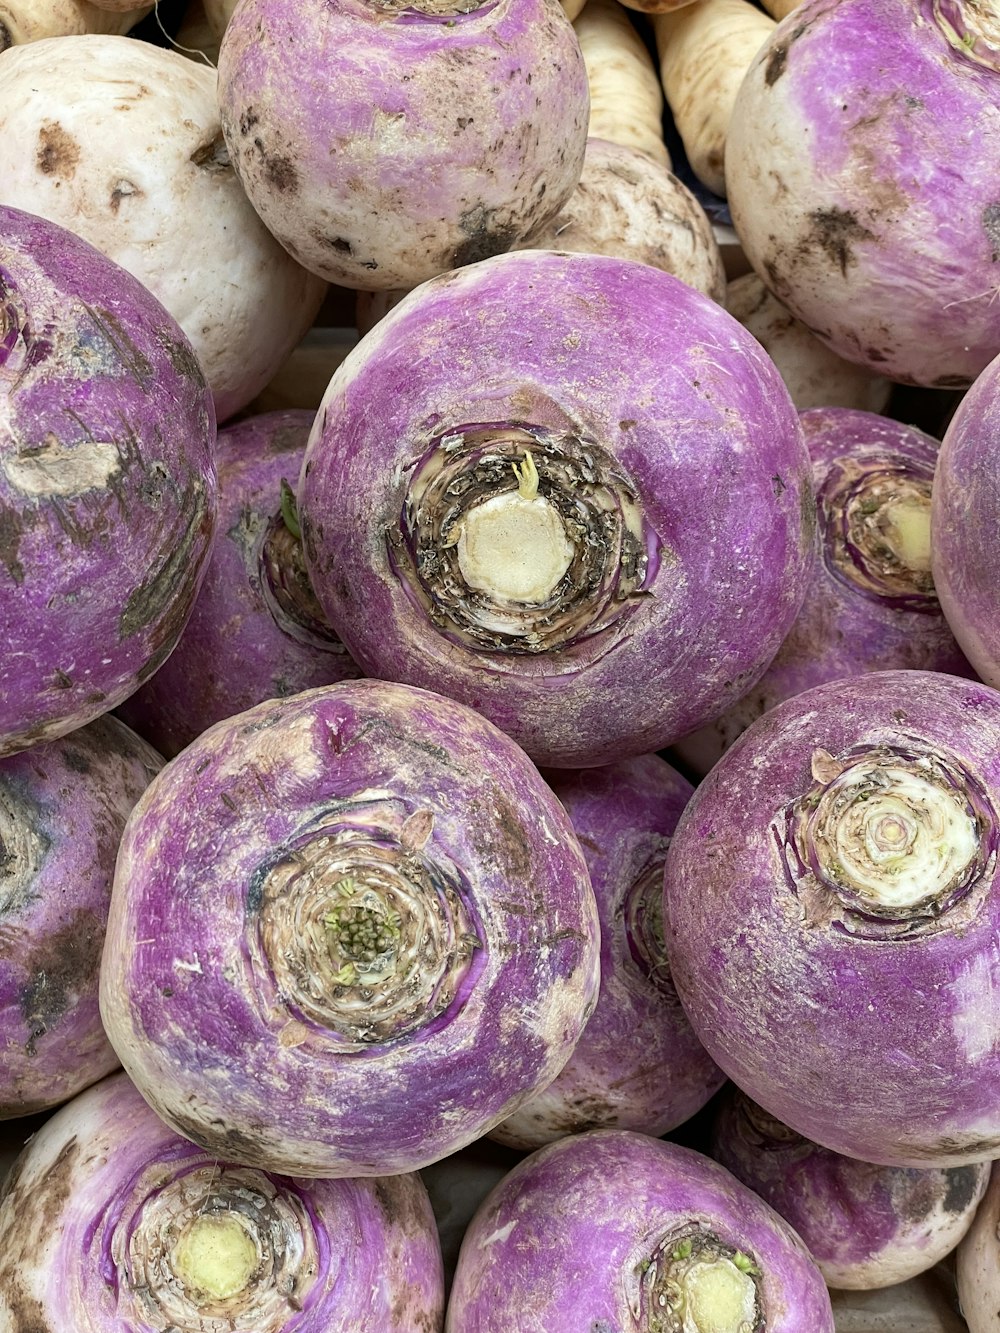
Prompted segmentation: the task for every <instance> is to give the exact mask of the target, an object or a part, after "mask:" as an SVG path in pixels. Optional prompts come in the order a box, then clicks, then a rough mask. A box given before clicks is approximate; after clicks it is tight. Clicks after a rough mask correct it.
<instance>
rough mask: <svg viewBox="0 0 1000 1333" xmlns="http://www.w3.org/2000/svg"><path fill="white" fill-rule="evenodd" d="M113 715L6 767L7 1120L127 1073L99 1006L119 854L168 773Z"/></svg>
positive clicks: (1, 1076) (2, 919)
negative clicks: (156, 782) (144, 801)
mask: <svg viewBox="0 0 1000 1333" xmlns="http://www.w3.org/2000/svg"><path fill="white" fill-rule="evenodd" d="M162 763H163V761H162V760H161V758H160V756H159V755H157V754H156V753H154V751H153V750H151V749H150V748H149V746H148V745H147V744H146V743H145V741H141V740H140V739H139V737H138V736H135V735H133V733H132V732H131V731H129V730H128V728H127V727H125V726H124V725H123V724H122V723H121V722H118V721H117V720H116V719H115V718H112V717H102V718H98V719H97V720H96V721H95V722H91V723H90V724H89V726H86V727H81V728H80V729H79V730H77V731H75V732H74V733H73V734H72V735H71V736H65V737H62V738H60V739H58V740H54V741H48V742H42V743H41V744H39V745H35V746H33V747H32V748H31V750H30V751H24V752H22V753H20V754H14V755H8V756H7V757H6V758H4V759H2V760H0V927H2V935H0V938H2V941H3V947H2V951H0V1045H2V1048H3V1053H4V1056H3V1062H2V1064H0V1118H3V1119H7V1118H9V1117H11V1116H22V1115H28V1114H30V1113H32V1112H34V1111H39V1110H42V1109H43V1108H45V1107H49V1106H56V1105H58V1104H59V1103H60V1102H64V1101H66V1100H67V1099H68V1098H69V1097H72V1096H73V1095H74V1094H75V1093H77V1092H79V1091H80V1089H81V1088H85V1087H86V1086H87V1085H88V1084H89V1083H93V1082H94V1081H95V1080H96V1079H99V1078H102V1077H103V1076H104V1075H105V1074H107V1073H109V1072H110V1071H111V1070H112V1069H115V1068H117V1066H118V1057H117V1056H116V1055H115V1053H114V1051H113V1050H112V1049H111V1047H110V1045H109V1044H108V1040H107V1038H106V1037H105V1035H104V1028H103V1027H102V1025H101V1016H100V1012H99V1010H98V1002H97V992H98V971H99V968H100V962H101V948H102V946H103V944H104V930H105V925H106V922H107V917H108V906H109V904H110V901H111V881H112V877H113V875H114V869H115V855H116V853H117V851H118V843H119V841H120V839H121V835H122V830H123V829H124V827H125V821H126V819H127V818H128V815H129V812H130V811H131V809H132V807H133V806H134V805H135V803H136V801H137V800H138V799H139V797H140V796H141V795H142V793H143V791H144V790H145V788H146V787H147V786H148V785H149V783H150V781H151V779H152V778H153V776H154V775H155V774H156V773H157V771H158V770H159V769H160V768H161V767H162Z"/></svg>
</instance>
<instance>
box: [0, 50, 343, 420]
mask: <svg viewBox="0 0 1000 1333" xmlns="http://www.w3.org/2000/svg"><path fill="white" fill-rule="evenodd" d="M215 89H216V73H215V70H214V69H211V68H209V67H208V66H207V65H203V64H201V63H199V62H196V61H192V60H188V59H186V58H185V57H183V56H181V55H178V54H176V53H175V52H172V51H167V50H163V49H161V48H158V47H154V46H152V45H151V44H149V43H145V42H136V41H132V40H129V39H128V38H124V37H104V36H79V37H62V38H55V39H52V40H50V41H47V42H35V43H33V44H31V45H30V46H25V47H19V48H15V49H14V50H12V51H10V52H8V53H7V55H6V56H5V58H4V61H3V65H2V67H0V182H2V184H0V201H2V202H3V203H5V204H8V205H10V206H12V207H15V208H21V209H24V210H25V211H26V212H31V213H37V214H40V215H41V216H42V217H47V218H49V219H50V220H51V221H53V222H57V223H59V224H60V225H62V226H64V227H66V228H67V229H68V230H70V231H73V232H76V233H77V235H79V236H82V237H83V238H84V240H87V241H89V242H90V243H91V244H92V245H94V246H96V247H97V248H98V249H99V250H102V251H103V252H104V253H105V254H106V255H108V256H109V257H110V258H111V259H114V260H115V261H116V262H117V263H119V264H121V265H122V267H123V268H126V269H128V270H129V272H131V273H132V274H134V275H135V277H137V278H138V279H139V280H140V281H141V282H143V283H144V284H145V285H146V286H147V287H148V288H149V289H150V290H151V291H152V292H153V293H154V295H156V296H157V297H158V298H159V299H160V300H161V301H162V302H163V304H164V305H165V306H166V308H167V309H168V310H169V312H170V313H171V314H172V315H173V317H174V318H175V319H176V320H177V322H178V323H179V324H180V325H181V327H182V328H183V329H184V332H185V333H186V334H187V335H188V337H189V338H190V339H191V342H192V344H193V346H194V348H195V351H196V352H197V354H198V357H199V359H200V361H201V363H202V366H203V368H204V370H205V373H206V378H207V379H208V381H209V384H210V385H211V388H212V391H213V395H214V397H215V401H216V409H217V411H218V415H219V419H220V420H223V419H225V417H227V416H229V415H231V414H232V413H233V412H234V411H236V410H238V409H239V408H240V407H242V406H244V405H245V404H246V403H247V402H248V401H249V400H250V399H251V398H252V397H253V396H254V394H255V393H257V392H258V390H259V389H261V388H262V387H263V386H264V384H266V382H267V380H268V379H269V378H270V376H271V375H272V374H273V372H274V371H275V370H276V369H277V367H278V366H279V365H280V364H281V362H282V361H283V360H284V358H285V357H286V356H287V355H288V353H289V351H290V350H291V348H292V347H293V346H294V345H295V344H296V343H297V342H298V341H299V339H300V338H301V337H302V335H303V334H304V333H305V331H306V329H307V328H308V327H309V326H310V324H311V323H312V321H313V318H314V316H315V314H316V311H317V310H318V308H319V305H320V302H321V301H322V298H323V294H324V291H325V284H323V283H322V282H321V281H320V280H319V279H317V278H315V277H313V276H312V275H309V274H307V273H305V271H304V270H303V269H302V268H301V267H300V266H299V265H298V264H297V263H296V262H295V261H294V260H293V259H292V258H291V257H290V256H289V255H287V254H286V253H285V251H284V250H282V249H281V247H280V246H279V245H278V243H277V241H275V240H274V239H273V237H272V236H271V235H270V234H269V233H268V231H267V230H266V228H265V227H264V225H263V223H262V222H261V221H260V219H259V218H258V217H257V215H256V214H255V213H254V211H253V209H252V208H251V207H250V204H249V202H248V201H247V199H246V196H245V194H244V193H243V191H242V189H241V187H240V184H239V181H238V180H237V178H236V175H235V173H234V172H233V170H232V168H231V166H230V165H229V161H228V156H227V155H226V152H225V146H224V142H223V140H222V132H221V127H220V124H219V113H218V106H217V101H216V92H215ZM261 311H266V312H267V318H266V319H262V318H261Z"/></svg>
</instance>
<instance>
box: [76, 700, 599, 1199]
mask: <svg viewBox="0 0 1000 1333" xmlns="http://www.w3.org/2000/svg"><path fill="white" fill-rule="evenodd" d="M599 945H600V938H599V925H598V920H597V905H596V902H595V899H594V893H593V890H592V888H591V886H590V879H589V876H588V873H587V867H586V862H585V860H584V857H583V853H582V851H581V849H580V845H579V843H578V841H577V839H576V835H575V834H574V833H573V827H572V825H571V824H570V822H569V819H568V817H567V815H566V814H565V812H564V810H563V808H562V806H561V805H560V804H559V802H558V801H557V800H556V798H555V796H554V795H553V794H552V792H551V791H550V790H549V788H548V787H547V786H546V785H545V783H544V782H543V781H542V779H541V777H540V776H539V775H538V773H537V771H536V770H535V769H534V767H533V766H532V765H531V763H530V762H529V761H528V760H527V758H526V757H525V755H524V754H523V753H522V752H521V751H519V750H518V748H517V747H516V746H515V745H514V744H513V743H512V742H511V741H510V740H509V739H508V738H507V737H506V736H504V735H503V734H502V733H501V732H499V731H497V730H496V728H495V727H493V726H491V725H490V723H488V722H487V721H485V720H484V719H483V718H481V717H479V716H478V715H477V714H475V713H473V712H472V711H471V710H470V709H467V708H464V707H463V706H462V705H461V704H457V703H454V702H453V701H451V700H449V699H444V698H441V697H440V696H438V695H434V694H431V693H429V692H427V691H424V690H415V689H412V688H409V687H407V686H400V685H392V684H386V683H383V682H381V681H373V680H360V681H348V682H345V683H343V684H340V685H333V686H329V687H325V688H323V689H318V690H311V691H307V692H306V693H303V694H299V695H296V696H294V697H292V698H290V699H286V700H276V701H271V702H268V703H264V704H260V705H258V706H257V707H256V708H252V709H250V710H248V711H247V712H245V713H241V714H239V715H238V716H237V717H235V718H231V719H228V720H227V721H225V722H220V723H218V724H216V725H215V726H214V727H211V728H210V729H209V730H208V731H207V732H205V733H204V734H203V735H202V736H200V737H199V738H198V739H197V740H196V741H194V742H193V743H192V744H191V745H190V746H188V748H187V749H186V750H184V751H183V752H182V753H181V754H180V755H179V756H177V758H175V759H174V760H172V761H171V762H170V763H169V764H168V765H167V767H166V768H165V769H164V770H163V773H162V774H161V775H160V777H159V778H158V779H157V780H156V781H155V782H154V783H153V784H152V786H151V787H150V788H149V790H148V792H147V793H146V796H145V797H144V798H143V800H142V801H141V802H140V803H139V805H138V806H137V807H136V809H135V811H134V812H133V816H132V818H131V819H130V820H129V823H128V826H127V827H126V830H125V835H124V837H123V839H122V845H121V850H120V852H119V857H118V869H117V874H116V877H115V887H114V892H113V895H112V904H111V913H110V918H109V923H108V933H107V942H106V946H105V952H104V963H103V967H102V973H101V1009H102V1013H103V1016H104V1023H105V1027H106V1029H107V1032H108V1036H109V1037H110V1039H111V1042H112V1045H113V1046H114V1047H115V1050H116V1051H117V1052H118V1055H119V1057H120V1059H121V1062H122V1064H123V1065H124V1066H125V1068H126V1070H128V1072H129V1074H130V1075H131V1076H132V1078H133V1079H134V1081H135V1082H136V1084H137V1085H138V1087H139V1089H140V1091H141V1092H142V1094H143V1096H144V1097H146V1099H147V1100H148V1101H149V1102H150V1104H151V1105H152V1106H153V1107H154V1108H155V1109H156V1110H157V1111H158V1112H159V1114H160V1115H161V1116H162V1117H163V1118H164V1119H165V1120H166V1121H167V1123H168V1124H170V1125H172V1126H173V1127H174V1128H175V1129H177V1130H178V1132H180V1133H182V1134H184V1135H186V1136H187V1137H189V1138H191V1139H193V1140H194V1141H195V1142H197V1143H200V1144H201V1145H202V1146H204V1147H205V1148H207V1149H209V1150H211V1151H215V1152H217V1153H218V1154H219V1155H220V1156H225V1157H227V1158H229V1159H230V1160H233V1161H239V1162H244V1163H246V1164H248V1165H251V1166H257V1165H260V1166H267V1167H269V1168H270V1169H273V1170H282V1171H284V1172H286V1173H287V1174H289V1175H303V1176H348V1175H383V1174H388V1173H392V1172H397V1171H409V1170H413V1169H416V1168H419V1167H421V1166H426V1165H427V1164H428V1163H429V1162H432V1161H435V1160H437V1159H438V1158H440V1157H444V1156H446V1155H447V1154H448V1153H451V1152H454V1151H456V1150H457V1149H458V1148H460V1147H462V1146H464V1145H465V1144H467V1143H470V1142H472V1141H473V1140H474V1139H476V1138H479V1137H481V1136H482V1135H483V1134H485V1133H486V1132H487V1131H488V1130H490V1129H492V1128H493V1126H494V1125H495V1124H497V1123H498V1122H499V1121H500V1120H503V1119H505V1118H506V1117H507V1116H508V1115H511V1114H513V1112H514V1111H515V1110H516V1109H517V1108H518V1107H519V1106H520V1105H521V1104H522V1102H524V1101H526V1100H527V1099H528V1098H529V1097H531V1096H533V1095H534V1094H535V1093H536V1092H537V1091H538V1090H539V1089H540V1088H541V1087H543V1086H544V1085H545V1084H546V1083H549V1082H551V1080H552V1079H553V1078H554V1077H555V1076H556V1074H557V1073H558V1072H559V1069H560V1068H561V1067H562V1065H563V1064H565V1062H566V1060H567V1059H568V1057H569V1054H570V1051H571V1050H572V1047H573V1045H574V1044H575V1042H576V1040H577V1038H578V1037H579V1035H580V1032H581V1030H582V1028H583V1026H584V1024H585V1023H586V1021H587V1019H588V1017H589V1016H590V1013H591V1010H592V1009H593V1006H594V1002H595V999H596V996H597V987H598V982H599Z"/></svg>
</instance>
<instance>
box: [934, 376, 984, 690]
mask: <svg viewBox="0 0 1000 1333" xmlns="http://www.w3.org/2000/svg"><path fill="white" fill-rule="evenodd" d="M998 440H1000V357H997V358H996V360H995V361H993V362H992V363H991V364H990V365H989V366H988V367H987V369H986V370H984V371H983V373H982V374H981V375H980V376H979V378H978V379H977V380H976V382H975V384H974V385H973V386H972V388H971V389H970V390H969V391H968V393H966V394H965V396H964V397H963V398H962V401H961V402H960V403H959V405H958V407H957V409H956V411H955V415H954V416H953V417H952V419H951V421H950V423H949V425H948V428H947V430H946V431H945V434H944V439H943V440H942V442H941V450H940V453H939V455H938V464H937V472H936V473H935V476H934V501H933V505H932V508H931V523H932V526H933V530H934V546H933V550H932V557H933V559H932V565H933V570H934V586H935V587H936V588H937V593H938V597H939V598H940V599H941V606H942V609H943V610H944V614H945V615H946V616H947V618H948V624H949V625H950V626H951V629H952V631H953V632H954V635H955V637H956V639H957V640H958V642H959V643H960V644H961V645H962V647H963V649H964V650H965V653H966V655H967V656H968V658H969V661H970V662H971V663H972V665H973V666H974V667H975V669H976V671H977V672H978V673H979V675H980V676H981V677H982V679H983V680H985V681H986V682H987V683H988V684H990V685H992V686H994V687H995V688H1000V562H998V560H997V546H996V533H997V531H998V529H1000V443H998Z"/></svg>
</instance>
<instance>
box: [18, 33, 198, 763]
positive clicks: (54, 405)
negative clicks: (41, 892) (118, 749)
mask: <svg viewBox="0 0 1000 1333" xmlns="http://www.w3.org/2000/svg"><path fill="white" fill-rule="evenodd" d="M4 59H5V60H6V59H7V57H6V56H5V57H4ZM214 443H215V417H214V414H213V411H212V399H211V395H210V394H209V392H208V389H207V387H206V384H205V378H204V376H203V374H202V371H201V368H200V366H199V365H198V362H197V360H196V358H195V355H194V352H193V350H192V348H191V345H190V343H189V342H188V341H187V339H186V338H185V337H184V335H183V333H182V332H181V330H180V328H179V327H178V326H177V324H175V323H174V321H173V319H171V318H170V316H169V315H168V314H167V312H166V311H165V310H164V308H163V307H162V306H161V305H160V303H159V302H158V301H157V300H156V299H155V297H153V296H152V295H151V294H150V293H149V292H148V291H147V290H146V289H145V288H144V287H143V286H142V285H141V284H140V283H139V282H138V281H137V280H136V279H135V278H133V277H131V276H130V275H129V274H128V273H126V272H125V271H124V270H123V269H121V268H119V267H118V266H117V264H114V263H112V262H111V260H109V259H107V258H105V256H104V255H102V254H99V253H98V252H97V251H96V250H95V249H93V247H92V246H90V245H88V244H87V243H86V242H85V241H82V240H80V239H79V238H78V237H77V236H74V235H71V234H70V233H69V232H67V231H64V230H63V229H62V228H61V227H57V226H55V225H54V224H53V223H51V222H47V221H44V220H43V219H41V218H37V217H33V216H31V215H29V214H27V213H21V212H19V211H18V210H16V209H11V208H4V207H2V206H0V643H2V644H3V655H2V660H0V755H2V754H9V753H11V752H13V751H15V750H19V749H24V748H26V747H27V746H29V745H32V744H34V743H36V742H37V741H41V740H46V739H52V738H53V737H56V736H60V735H63V734H64V733H65V732H68V731H71V730H73V729H74V728H75V727H80V726H83V724H84V723H86V722H89V721H91V719H93V718H95V717H97V716H98V715H99V714H101V713H104V712H107V711H109V710H110V709H112V708H114V707H115V706H116V705H117V704H119V703H121V702H122V700H123V699H124V698H125V697H126V696H127V695H129V694H131V692H132V691H133V690H134V689H136V688H137V687H138V686H139V685H140V684H141V683H142V681H143V680H145V679H146V678H147V677H148V676H150V675H151V674H152V673H153V672H154V671H155V670H156V668H157V667H158V666H159V665H160V664H161V663H162V662H163V661H164V660H165V659H166V657H167V655H168V654H169V652H170V650H171V649H172V648H173V647H174V644H175V643H176V642H177V639H178V637H179V635H180V632H181V630H182V629H183V627H184V622H185V620H186V619H187V616H188V614H189V612H190V609H191V605H192V603H193V601H194V597H195V594H196V592H197V590H198V584H199V581H200V579H201V576H202V572H203V565H204V560H205V557H206V555H207V553H208V548H209V543H210V541H211V537H212V532H213V525H214V520H215V504H216V480H215V466H214V462H213V459H212V448H213V445H214Z"/></svg>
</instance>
